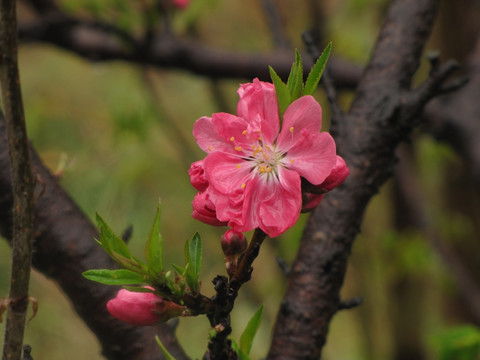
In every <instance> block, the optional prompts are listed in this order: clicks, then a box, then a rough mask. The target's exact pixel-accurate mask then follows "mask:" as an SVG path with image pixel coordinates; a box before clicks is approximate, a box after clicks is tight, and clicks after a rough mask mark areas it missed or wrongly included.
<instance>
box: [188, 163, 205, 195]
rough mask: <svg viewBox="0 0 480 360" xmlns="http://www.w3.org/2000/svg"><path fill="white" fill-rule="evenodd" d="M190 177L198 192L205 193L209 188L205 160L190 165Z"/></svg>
mask: <svg viewBox="0 0 480 360" xmlns="http://www.w3.org/2000/svg"><path fill="white" fill-rule="evenodd" d="M188 175H190V183H191V184H192V186H193V187H194V188H195V189H197V190H198V191H205V190H206V189H207V187H208V180H207V177H206V176H205V169H204V168H203V160H199V161H196V162H194V163H193V164H192V165H190V169H188Z"/></svg>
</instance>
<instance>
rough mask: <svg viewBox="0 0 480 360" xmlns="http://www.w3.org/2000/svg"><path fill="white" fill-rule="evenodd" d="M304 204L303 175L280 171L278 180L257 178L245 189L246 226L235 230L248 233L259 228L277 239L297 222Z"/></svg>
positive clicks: (263, 177) (244, 210) (285, 170)
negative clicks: (301, 182)
mask: <svg viewBox="0 0 480 360" xmlns="http://www.w3.org/2000/svg"><path fill="white" fill-rule="evenodd" d="M301 204H302V198H301V190H300V176H299V175H298V174H297V173H296V172H294V171H290V170H287V169H284V168H279V173H278V179H277V178H275V177H272V176H270V177H266V176H256V177H254V178H253V179H252V180H251V181H250V182H249V184H247V187H246V189H245V196H244V204H243V212H244V224H243V225H237V226H235V225H234V226H233V228H234V229H235V230H237V231H243V232H245V231H249V230H252V229H255V228H257V227H259V228H260V229H262V230H263V231H264V232H265V233H266V234H267V235H268V236H269V237H271V238H272V237H276V236H278V235H280V234H282V233H283V232H285V231H286V230H287V229H289V228H290V227H292V226H293V225H294V224H295V223H296V221H297V220H298V216H299V215H300V209H301ZM229 225H231V224H229Z"/></svg>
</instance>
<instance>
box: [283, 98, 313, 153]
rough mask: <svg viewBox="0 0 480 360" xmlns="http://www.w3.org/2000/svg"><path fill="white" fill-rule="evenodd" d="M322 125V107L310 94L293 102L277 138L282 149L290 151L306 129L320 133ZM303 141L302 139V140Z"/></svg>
mask: <svg viewBox="0 0 480 360" xmlns="http://www.w3.org/2000/svg"><path fill="white" fill-rule="evenodd" d="M321 127H322V108H321V107H320V105H319V104H318V102H317V101H316V100H315V99H314V98H313V97H312V96H310V95H307V96H302V97H301V98H299V99H297V100H295V101H294V102H293V103H291V104H290V105H289V106H288V108H287V110H285V114H284V115H283V125H282V131H281V132H280V135H279V136H278V138H277V145H278V147H279V148H280V149H282V150H284V151H288V150H289V149H290V147H292V146H293V145H294V144H295V143H296V142H298V141H299V139H298V138H302V135H301V134H302V133H303V132H304V131H306V132H308V133H312V134H313V133H318V132H320V129H321ZM300 141H301V140H300Z"/></svg>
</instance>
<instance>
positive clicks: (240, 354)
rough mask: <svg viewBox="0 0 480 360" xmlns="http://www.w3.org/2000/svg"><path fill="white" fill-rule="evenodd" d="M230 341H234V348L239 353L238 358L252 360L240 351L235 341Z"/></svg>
mask: <svg viewBox="0 0 480 360" xmlns="http://www.w3.org/2000/svg"><path fill="white" fill-rule="evenodd" d="M230 340H232V348H233V350H235V352H236V353H237V355H238V358H239V359H240V360H250V357H249V356H248V355H247V354H245V353H244V352H243V351H242V350H240V347H239V346H238V344H237V342H236V341H235V340H234V339H230Z"/></svg>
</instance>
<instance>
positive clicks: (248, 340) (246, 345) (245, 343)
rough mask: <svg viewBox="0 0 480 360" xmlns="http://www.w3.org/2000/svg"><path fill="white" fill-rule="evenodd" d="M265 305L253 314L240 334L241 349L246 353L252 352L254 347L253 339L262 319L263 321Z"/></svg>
mask: <svg viewBox="0 0 480 360" xmlns="http://www.w3.org/2000/svg"><path fill="white" fill-rule="evenodd" d="M262 315H263V305H262V306H260V308H259V309H258V310H257V311H256V312H255V314H253V316H252V318H251V319H250V321H249V322H248V324H247V327H246V328H245V330H244V331H243V333H242V335H241V336H240V351H241V352H243V353H244V354H246V355H249V354H250V349H251V348H252V343H253V339H254V338H255V335H256V334H257V330H258V327H259V326H260V321H262Z"/></svg>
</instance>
